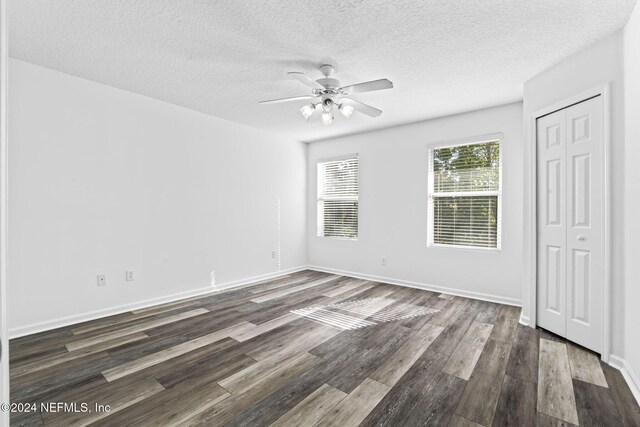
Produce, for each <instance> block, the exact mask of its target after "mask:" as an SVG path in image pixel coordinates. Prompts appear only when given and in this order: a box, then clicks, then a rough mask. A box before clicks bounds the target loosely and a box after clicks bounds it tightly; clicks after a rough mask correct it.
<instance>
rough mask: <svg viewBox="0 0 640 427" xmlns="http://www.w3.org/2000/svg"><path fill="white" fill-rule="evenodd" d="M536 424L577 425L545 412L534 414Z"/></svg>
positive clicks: (573, 426) (543, 425)
mask: <svg viewBox="0 0 640 427" xmlns="http://www.w3.org/2000/svg"><path fill="white" fill-rule="evenodd" d="M536 426H537V427H577V426H576V425H575V424H571V423H568V422H566V421H563V420H559V419H557V418H554V417H552V416H549V415H547V414H543V413H541V412H538V413H537V414H536Z"/></svg>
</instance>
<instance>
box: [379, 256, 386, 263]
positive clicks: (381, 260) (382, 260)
mask: <svg viewBox="0 0 640 427" xmlns="http://www.w3.org/2000/svg"><path fill="white" fill-rule="evenodd" d="M380 264H382V265H387V257H384V256H383V257H382V258H380Z"/></svg>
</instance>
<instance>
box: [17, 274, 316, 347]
mask: <svg viewBox="0 0 640 427" xmlns="http://www.w3.org/2000/svg"><path fill="white" fill-rule="evenodd" d="M306 268H307V267H306V266H299V267H294V268H289V269H287V270H280V271H276V272H273V273H267V274H262V275H259V276H253V277H247V278H246V279H241V280H235V281H232V282H227V283H222V284H216V286H215V287H211V286H207V287H206V288H199V289H193V290H189V291H184V292H178V293H175V294H170V295H164V296H160V297H156V298H150V299H147V300H143V301H137V302H134V303H130V304H122V305H119V306H116V307H111V308H106V309H102V310H94V311H88V312H85V313H80V314H74V315H72V316H66V317H60V318H57V319H53V320H47V321H46V322H39V323H33V324H31V325H25V326H20V327H17V328H11V329H10V330H9V338H10V339H13V338H20V337H23V336H25V335H31V334H36V333H38V332H44V331H50V330H52V329H57V328H61V327H64V326H69V325H74V324H76V323H81V322H87V321H89V320H96V319H100V318H103V317H108V316H113V315H115V314H120V313H125V312H127V311H131V310H139V309H141V308H147V307H151V306H154V305H158V304H164V303H167V302H174V301H179V300H181V299H185V298H191V297H195V296H201V295H202V296H204V295H206V294H213V293H218V292H224V291H227V290H231V289H235V288H240V287H242V286H249V285H253V284H255V282H259V281H263V280H268V279H273V278H275V277H279V276H284V275H287V274H290V273H295V272H297V271H302V270H305V269H306Z"/></svg>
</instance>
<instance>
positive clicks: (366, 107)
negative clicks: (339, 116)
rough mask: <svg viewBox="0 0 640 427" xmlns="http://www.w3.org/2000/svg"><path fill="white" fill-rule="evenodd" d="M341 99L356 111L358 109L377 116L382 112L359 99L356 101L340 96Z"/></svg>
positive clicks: (368, 114) (371, 115)
mask: <svg viewBox="0 0 640 427" xmlns="http://www.w3.org/2000/svg"><path fill="white" fill-rule="evenodd" d="M341 101H342V102H343V103H345V104H347V105H351V106H352V107H353V108H355V109H356V111H359V112H361V113H363V114H366V115H367V116H370V117H378V116H379V115H380V114H382V110H378V109H377V108H375V107H372V106H371V105H367V104H364V103H362V102H360V101H356V100H355V99H351V98H342V99H341Z"/></svg>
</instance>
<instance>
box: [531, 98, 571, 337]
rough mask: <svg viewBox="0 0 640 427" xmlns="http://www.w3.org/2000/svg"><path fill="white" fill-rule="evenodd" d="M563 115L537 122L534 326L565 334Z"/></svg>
mask: <svg viewBox="0 0 640 427" xmlns="http://www.w3.org/2000/svg"><path fill="white" fill-rule="evenodd" d="M565 123H566V111H565V110H561V111H557V112H555V113H553V114H549V115H547V116H544V117H542V118H540V119H538V124H537V126H538V132H537V134H538V303H537V307H538V309H537V311H538V313H537V315H538V316H537V317H538V325H540V326H542V327H543V328H545V329H548V330H550V331H551V332H554V333H556V334H558V335H562V336H564V335H565V333H566V310H565V307H566V276H567V274H566V268H567V261H566V259H567V257H566V253H567V248H566V241H567V237H566V235H567V226H566V216H567V203H566V200H567V197H566V188H567V185H566V176H567V172H566V171H567V166H566V157H567V155H566V139H567V138H566V137H567V132H566V126H565Z"/></svg>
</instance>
